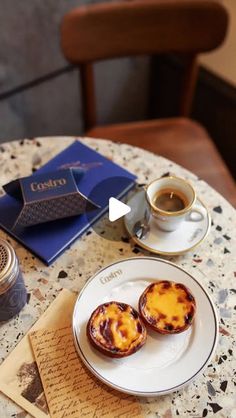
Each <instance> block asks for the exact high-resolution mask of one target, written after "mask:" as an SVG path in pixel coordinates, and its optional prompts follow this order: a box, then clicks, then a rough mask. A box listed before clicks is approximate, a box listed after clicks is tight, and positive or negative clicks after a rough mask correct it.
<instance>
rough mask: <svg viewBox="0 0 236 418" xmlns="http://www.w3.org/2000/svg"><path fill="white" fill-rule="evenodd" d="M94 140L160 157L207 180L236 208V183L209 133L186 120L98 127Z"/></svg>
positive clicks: (88, 132) (92, 135)
mask: <svg viewBox="0 0 236 418" xmlns="http://www.w3.org/2000/svg"><path fill="white" fill-rule="evenodd" d="M86 135H87V136H90V137H93V138H104V139H111V140H114V141H119V142H124V143H127V144H130V145H134V146H137V147H140V148H144V149H146V150H148V151H151V152H154V153H155V154H159V155H161V156H163V157H166V158H168V159H169V160H172V161H174V162H176V163H177V164H180V165H181V166H183V167H185V168H187V169H188V170H190V171H192V172H193V173H195V174H196V175H197V176H198V177H200V178H202V179H203V180H205V181H206V182H207V183H209V184H210V185H211V186H212V187H214V188H215V189H216V190H217V191H218V192H220V193H221V194H222V195H223V196H224V197H225V198H226V199H227V200H228V201H229V202H230V203H231V204H232V205H233V206H234V207H236V184H235V181H234V179H233V177H232V176H231V174H230V172H229V170H228V168H227V166H226V164H225V163H224V161H223V159H222V157H221V156H220V154H219V152H218V151H217V148H216V146H215V145H214V143H213V141H212V140H211V138H210V137H209V135H208V134H207V132H206V130H205V129H204V128H203V127H202V126H201V125H199V124H198V123H197V122H195V121H192V120H190V119H186V118H172V119H160V120H149V121H143V122H131V123H123V124H122V123H121V124H117V125H105V126H96V127H94V128H92V129H90V130H89V131H87V132H86Z"/></svg>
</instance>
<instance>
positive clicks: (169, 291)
mask: <svg viewBox="0 0 236 418" xmlns="http://www.w3.org/2000/svg"><path fill="white" fill-rule="evenodd" d="M195 312H196V302H195V298H194V296H193V295H192V293H191V292H190V290H189V289H188V288H187V287H186V286H184V285H183V284H182V283H175V282H172V281H168V280H161V281H157V282H155V283H152V284H150V285H149V286H148V287H147V288H146V289H145V290H144V292H143V293H142V295H141V296H140V299H139V313H140V315H141V318H142V319H143V321H144V323H145V325H148V326H149V327H150V328H152V329H153V330H154V331H156V332H159V333H160V334H177V333H180V332H183V331H185V330H186V329H187V328H189V327H190V326H191V324H192V322H193V319H194V315H195Z"/></svg>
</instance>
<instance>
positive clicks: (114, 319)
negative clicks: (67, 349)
mask: <svg viewBox="0 0 236 418" xmlns="http://www.w3.org/2000/svg"><path fill="white" fill-rule="evenodd" d="M87 336H88V339H89V341H90V343H91V344H92V345H93V346H94V347H95V348H96V349H97V350H99V351H100V352H101V353H103V354H106V355H107V356H110V357H126V356H129V355H130V354H133V353H135V352H136V351H138V350H139V349H140V348H141V347H142V346H143V344H144V343H145V341H146V338H147V331H146V327H145V326H144V324H143V322H142V320H141V318H140V315H139V313H138V312H137V311H136V310H135V309H134V308H133V307H132V306H130V305H127V304H125V303H120V302H113V301H112V302H107V303H104V304H102V305H99V306H98V307H97V308H96V309H95V310H94V312H93V313H92V315H91V317H90V319H89V321H88V324H87Z"/></svg>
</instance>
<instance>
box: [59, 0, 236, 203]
mask: <svg viewBox="0 0 236 418" xmlns="http://www.w3.org/2000/svg"><path fill="white" fill-rule="evenodd" d="M227 25H228V15H227V12H226V10H225V8H224V7H223V6H222V5H221V4H219V3H218V2H217V1H215V0H191V1H189V0H133V1H132V0H131V1H128V2H125V1H117V2H111V3H99V4H92V5H87V6H81V7H78V8H76V9H73V10H72V11H70V12H69V13H68V14H66V15H65V16H64V18H63V21H62V26H61V47H62V50H63V53H64V55H65V57H66V58H67V60H68V61H69V62H71V63H73V64H76V65H78V66H79V69H80V76H81V87H82V100H83V113H84V114H83V117H84V126H85V130H86V132H85V134H86V135H87V136H91V137H96V138H108V139H112V140H115V141H120V142H125V143H129V144H131V145H136V146H139V147H142V148H145V149H148V150H150V151H153V152H154V153H157V154H160V155H162V156H164V157H166V158H169V159H171V160H173V161H175V162H177V163H178V164H180V165H182V166H184V167H186V168H188V169H189V170H191V171H193V172H195V173H196V174H197V175H198V176H199V177H201V178H203V179H204V180H206V181H207V182H208V183H209V184H211V185H212V186H213V187H215V189H217V190H218V191H219V192H220V193H222V194H223V195H224V196H225V197H226V198H227V199H228V200H229V201H230V202H231V203H232V204H234V205H235V206H236V186H235V182H234V180H233V178H232V176H231V174H230V172H229V170H228V168H227V166H226V164H225V163H224V161H223V159H222V158H221V156H220V154H219V152H218V151H217V148H216V146H215V145H214V142H213V141H212V140H211V138H210V137H209V136H208V134H207V132H206V131H205V129H204V128H203V127H202V126H200V125H199V124H198V123H196V122H194V121H192V120H190V119H188V118H187V116H188V115H189V112H190V109H191V102H192V98H193V93H194V87H195V83H196V79H197V54H198V53H201V52H207V51H211V50H214V49H215V48H217V47H218V46H219V45H220V44H221V43H222V42H223V40H224V38H225V34H226V31H227ZM163 53H167V54H169V53H171V54H172V53H174V54H180V55H181V56H182V57H184V59H185V62H186V65H185V70H184V73H183V84H182V93H181V97H180V112H179V115H178V117H176V118H171V119H160V120H146V121H141V122H131V123H123V124H122V123H120V124H114V125H105V126H96V104H95V103H96V98H95V88H94V87H95V86H94V78H93V65H92V64H93V62H95V61H98V60H105V59H110V58H116V57H124V56H134V55H150V56H153V55H156V54H163Z"/></svg>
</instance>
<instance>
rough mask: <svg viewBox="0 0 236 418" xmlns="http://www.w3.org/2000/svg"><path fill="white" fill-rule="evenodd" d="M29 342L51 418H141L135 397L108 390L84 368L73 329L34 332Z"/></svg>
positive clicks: (67, 327) (68, 327)
mask: <svg viewBox="0 0 236 418" xmlns="http://www.w3.org/2000/svg"><path fill="white" fill-rule="evenodd" d="M30 339H31V343H32V347H33V351H34V355H35V358H36V362H37V365H38V369H39V373H40V376H41V379H42V383H43V387H44V391H45V395H46V398H47V402H48V406H49V410H50V415H51V417H52V418H80V417H88V418H90V417H94V418H99V417H104V418H109V417H114V418H125V417H135V418H136V417H141V416H142V415H141V412H140V411H141V410H140V405H139V403H138V401H137V400H136V398H134V397H131V396H129V395H125V394H121V393H119V392H116V391H115V390H113V389H111V388H108V387H106V386H105V385H104V384H101V383H100V382H99V381H98V380H97V379H96V378H94V376H92V375H91V374H90V372H89V371H88V370H87V369H86V368H85V367H84V365H83V364H82V362H81V360H80V359H79V357H78V355H77V352H76V351H75V347H74V343H73V336H72V331H71V327H70V326H66V327H64V328H60V329H44V330H38V331H34V332H33V333H31V334H30Z"/></svg>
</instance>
